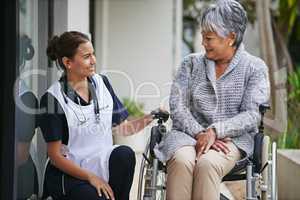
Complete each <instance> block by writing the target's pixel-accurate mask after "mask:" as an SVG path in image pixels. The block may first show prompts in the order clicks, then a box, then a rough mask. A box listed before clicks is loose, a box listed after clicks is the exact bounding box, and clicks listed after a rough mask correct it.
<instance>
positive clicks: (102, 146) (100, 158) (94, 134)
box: [48, 74, 116, 182]
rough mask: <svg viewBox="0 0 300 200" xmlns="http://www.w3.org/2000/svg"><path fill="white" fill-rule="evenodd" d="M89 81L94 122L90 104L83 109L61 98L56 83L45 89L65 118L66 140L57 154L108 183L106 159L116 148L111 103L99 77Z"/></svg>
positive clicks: (68, 99)
mask: <svg viewBox="0 0 300 200" xmlns="http://www.w3.org/2000/svg"><path fill="white" fill-rule="evenodd" d="M92 78H93V80H94V82H95V83H96V89H95V90H96V95H97V98H98V104H99V110H100V121H98V122H97V120H96V116H95V112H94V102H93V101H91V104H89V105H87V106H80V105H78V104H76V103H74V102H73V101H72V100H71V99H70V98H68V97H67V96H66V95H64V96H63V94H62V90H61V84H60V83H59V82H58V81H57V82H56V83H54V84H53V85H52V86H51V87H50V88H49V89H48V92H49V93H51V94H52V95H53V96H54V97H55V98H56V99H57V100H58V102H59V103H60V105H61V106H62V109H63V110H64V113H65V115H66V118H67V123H68V129H69V140H68V145H62V149H61V152H62V153H63V154H64V155H65V156H66V158H67V159H69V160H72V161H73V162H75V163H76V164H77V165H79V166H80V167H81V168H83V169H86V170H89V171H90V172H93V173H94V174H96V175H97V176H99V177H101V178H102V179H104V180H105V181H107V182H108V180H109V157H110V154H111V152H112V150H113V149H114V148H115V147H116V146H113V141H112V130H111V127H112V111H113V100H112V97H111V95H110V93H109V91H108V90H107V88H106V86H105V84H104V82H103V80H102V77H101V76H100V75H98V74H95V75H94V76H93V77H92ZM64 97H65V98H66V99H67V102H66V101H65V99H64ZM80 107H81V109H80ZM76 115H77V116H76ZM78 118H79V120H80V121H83V120H84V119H85V118H86V119H87V121H86V122H85V123H83V124H80V121H79V120H78Z"/></svg>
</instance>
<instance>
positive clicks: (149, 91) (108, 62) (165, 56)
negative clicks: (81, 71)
mask: <svg viewBox="0 0 300 200" xmlns="http://www.w3.org/2000/svg"><path fill="white" fill-rule="evenodd" d="M178 2H181V1H177V0H164V1H161V0H139V1H132V0H122V1H107V0H98V1H96V6H97V11H96V20H95V21H96V22H95V23H96V34H95V39H96V44H95V47H96V55H97V58H98V66H97V68H98V69H101V70H117V71H121V72H122V73H123V72H124V73H125V74H126V75H128V77H126V78H125V76H123V75H120V74H118V75H117V74H116V73H114V74H112V73H110V74H109V77H110V78H111V82H112V84H113V87H114V89H115V90H116V93H117V94H118V95H119V96H121V97H129V96H130V97H135V98H136V100H137V101H138V102H142V103H144V104H145V109H146V110H148V111H149V110H151V109H154V108H156V107H158V106H159V104H160V103H161V102H162V100H163V99H164V98H165V97H167V96H168V95H169V90H170V87H169V85H168V84H169V83H170V82H171V80H172V72H173V68H174V67H175V66H174V64H175V63H176V62H178V60H179V59H178V56H177V57H176V55H180V53H179V54H178V49H180V45H178V42H177V43H176V40H178V38H180V39H181V36H180V34H179V35H178V34H175V32H176V30H178V29H176V28H177V27H176V26H175V25H176V24H174V23H173V22H174V18H176V17H180V18H181V15H179V16H178V15H176V14H175V13H174V11H175V10H176V9H175V8H176V7H175V6H176V5H178V4H177V3H178ZM179 5H180V4H179ZM177 14H178V13H177ZM179 14H180V13H179ZM179 25H180V24H178V26H179ZM174 26H175V27H174ZM104 40H105V41H104ZM99 51H100V52H99ZM176 53H177V54H176ZM127 78H129V79H130V81H131V82H132V87H131V86H130V81H128V80H127ZM142 95H144V97H142ZM165 102H166V104H168V103H167V100H166V101H165Z"/></svg>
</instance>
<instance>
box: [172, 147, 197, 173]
mask: <svg viewBox="0 0 300 200" xmlns="http://www.w3.org/2000/svg"><path fill="white" fill-rule="evenodd" d="M195 155H196V153H195V150H194V148H193V147H192V146H186V147H182V148H180V149H179V150H177V151H176V152H175V154H174V156H173V157H172V158H171V159H170V160H169V161H168V163H167V164H168V166H169V167H172V166H176V167H179V168H182V169H189V170H193V169H194V166H195V158H196V156H195Z"/></svg>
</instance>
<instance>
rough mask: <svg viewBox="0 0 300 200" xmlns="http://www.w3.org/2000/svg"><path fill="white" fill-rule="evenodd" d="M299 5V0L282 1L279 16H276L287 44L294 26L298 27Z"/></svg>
mask: <svg viewBox="0 0 300 200" xmlns="http://www.w3.org/2000/svg"><path fill="white" fill-rule="evenodd" d="M297 3H298V0H280V1H279V8H278V12H277V13H278V14H277V16H275V17H276V20H277V24H278V26H279V29H280V31H281V33H282V34H283V36H284V38H285V40H286V41H287V42H288V39H289V37H290V34H291V32H292V30H293V28H294V26H296V19H297V16H299V14H300V13H299V11H298V7H297Z"/></svg>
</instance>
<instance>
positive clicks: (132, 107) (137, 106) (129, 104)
mask: <svg viewBox="0 0 300 200" xmlns="http://www.w3.org/2000/svg"><path fill="white" fill-rule="evenodd" d="M123 105H124V106H125V108H126V109H127V111H128V113H129V116H130V117H142V116H143V115H144V112H143V109H144V105H143V104H141V103H137V102H135V101H133V100H131V99H129V98H123Z"/></svg>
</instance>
